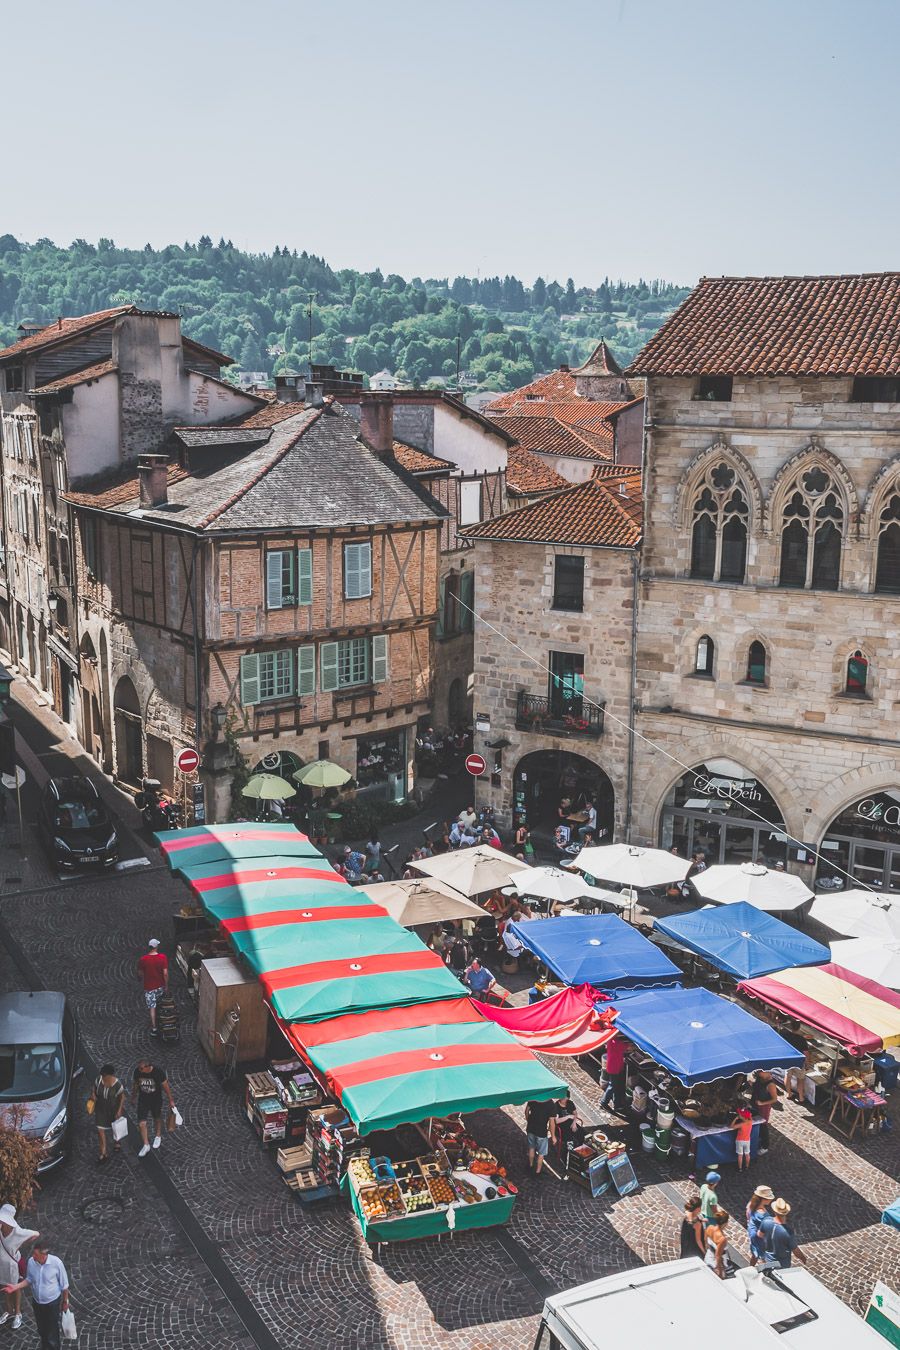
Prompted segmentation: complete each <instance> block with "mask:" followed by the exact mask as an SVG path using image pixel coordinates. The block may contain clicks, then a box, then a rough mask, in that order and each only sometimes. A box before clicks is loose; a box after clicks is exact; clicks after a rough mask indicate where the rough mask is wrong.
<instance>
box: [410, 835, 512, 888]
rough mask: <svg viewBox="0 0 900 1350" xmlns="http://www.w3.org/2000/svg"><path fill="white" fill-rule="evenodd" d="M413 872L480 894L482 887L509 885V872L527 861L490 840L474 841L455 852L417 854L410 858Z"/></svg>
mask: <svg viewBox="0 0 900 1350" xmlns="http://www.w3.org/2000/svg"><path fill="white" fill-rule="evenodd" d="M410 867H414V868H415V869H416V871H417V872H425V873H426V875H428V876H430V877H437V879H438V881H443V882H444V883H445V885H447V886H452V887H453V889H454V890H455V891H458V892H459V893H460V895H469V896H471V895H483V894H484V892H485V891H495V890H498V889H499V888H500V887H501V886H508V885H509V877H510V873H511V872H522V871H525V870H526V869H527V867H528V864H527V863H523V862H520V861H519V859H518V858H514V857H512V855H511V854H509V853H503V852H501V850H500V849H499V848H492V847H491V845H490V844H474V845H473V846H472V847H471V848H462V849H460V850H459V852H458V853H438V854H437V855H436V856H435V857H433V858H420V859H419V860H418V861H417V862H411V863H410Z"/></svg>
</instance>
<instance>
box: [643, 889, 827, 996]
mask: <svg viewBox="0 0 900 1350" xmlns="http://www.w3.org/2000/svg"><path fill="white" fill-rule="evenodd" d="M655 927H656V928H658V929H659V930H660V932H662V933H666V934H667V935H668V936H669V937H672V938H674V939H675V940H676V942H680V943H681V944H682V945H683V946H685V947H689V948H690V950H691V951H693V952H696V953H697V954H698V955H699V956H702V957H703V959H704V960H705V961H708V962H709V964H710V965H712V966H715V967H716V968H717V969H718V970H724V971H725V972H726V974H728V975H732V976H734V978H735V979H736V980H746V979H752V978H753V977H754V976H757V975H768V974H769V973H770V972H771V971H773V970H783V969H785V967H787V966H815V965H821V964H822V962H823V961H827V960H828V948H827V947H824V946H823V945H822V944H821V942H814V941H813V939H812V938H809V937H807V936H806V934H805V933H800V932H798V931H797V929H796V928H791V926H790V925H789V924H786V923H783V922H782V921H781V919H776V918H775V917H774V915H772V914H767V913H766V912H765V911H763V910H760V909H757V908H756V906H755V905H752V904H749V903H748V902H746V901H743V902H740V903H738V904H734V905H725V906H721V907H717V908H715V909H699V910H694V911H692V912H691V913H688V914H673V915H671V916H670V917H668V918H664V919H657V920H656V923H655Z"/></svg>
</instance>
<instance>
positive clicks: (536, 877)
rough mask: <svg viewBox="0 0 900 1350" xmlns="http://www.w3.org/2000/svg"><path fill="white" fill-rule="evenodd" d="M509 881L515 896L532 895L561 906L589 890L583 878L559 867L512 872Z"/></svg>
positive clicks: (533, 868)
mask: <svg viewBox="0 0 900 1350" xmlns="http://www.w3.org/2000/svg"><path fill="white" fill-rule="evenodd" d="M510 881H511V882H512V884H513V887H514V889H515V892H516V894H517V895H533V896H534V897H535V899H537V900H550V901H556V902H558V903H559V904H561V905H565V904H568V903H569V901H570V900H577V899H578V897H579V896H581V895H584V893H585V891H586V890H589V889H590V888H589V887H588V885H587V883H586V882H585V880H584V878H583V877H577V876H573V875H572V873H571V872H566V871H564V870H563V868H561V867H529V868H528V869H527V870H526V871H523V872H513V874H512V875H511V877H510Z"/></svg>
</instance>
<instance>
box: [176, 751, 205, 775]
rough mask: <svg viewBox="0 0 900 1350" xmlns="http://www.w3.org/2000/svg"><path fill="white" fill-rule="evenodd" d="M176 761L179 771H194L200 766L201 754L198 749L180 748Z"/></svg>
mask: <svg viewBox="0 0 900 1350" xmlns="http://www.w3.org/2000/svg"><path fill="white" fill-rule="evenodd" d="M175 763H176V764H177V766H178V772H179V773H193V772H194V770H195V769H199V767H200V756H199V755H198V754H197V751H196V750H179V751H178V758H177V759H176V760H175Z"/></svg>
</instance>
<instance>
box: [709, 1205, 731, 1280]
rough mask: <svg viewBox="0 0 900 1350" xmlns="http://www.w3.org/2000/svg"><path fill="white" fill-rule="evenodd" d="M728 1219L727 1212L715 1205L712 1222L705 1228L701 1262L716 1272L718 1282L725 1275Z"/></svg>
mask: <svg viewBox="0 0 900 1350" xmlns="http://www.w3.org/2000/svg"><path fill="white" fill-rule="evenodd" d="M729 1217H730V1216H729V1214H728V1211H727V1210H725V1209H723V1208H722V1206H721V1205H716V1208H715V1210H714V1212H713V1216H712V1222H711V1223H709V1224H707V1227H706V1255H705V1256H704V1258H703V1261H704V1264H705V1265H707V1266H709V1268H710V1270H714V1271H715V1272H716V1274H717V1275H718V1277H719V1279H720V1280H724V1278H725V1274H726V1269H725V1253H726V1250H727V1248H728V1234H727V1233H726V1231H725V1229H726V1226H727V1224H728V1220H729Z"/></svg>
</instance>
